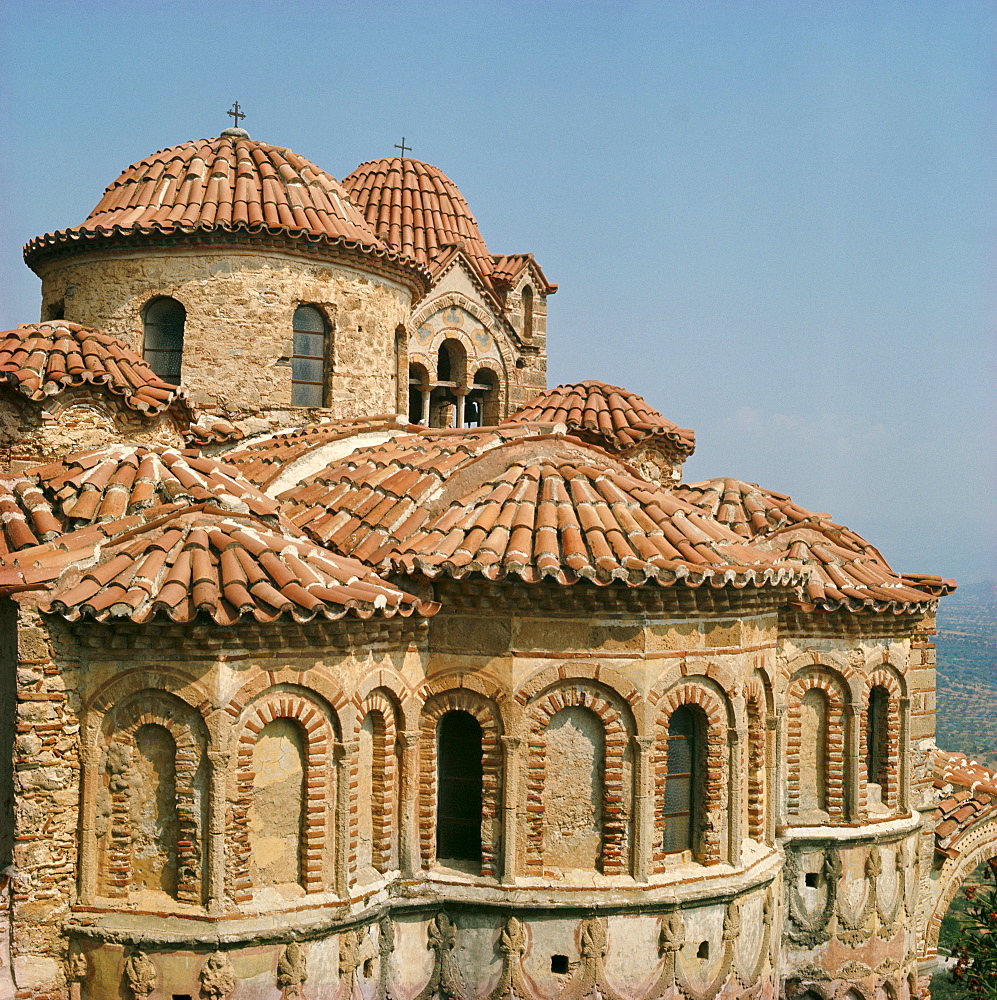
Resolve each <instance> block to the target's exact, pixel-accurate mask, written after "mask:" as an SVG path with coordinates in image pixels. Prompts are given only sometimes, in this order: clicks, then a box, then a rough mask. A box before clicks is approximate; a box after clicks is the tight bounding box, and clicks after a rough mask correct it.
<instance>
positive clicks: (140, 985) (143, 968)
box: [124, 951, 159, 1000]
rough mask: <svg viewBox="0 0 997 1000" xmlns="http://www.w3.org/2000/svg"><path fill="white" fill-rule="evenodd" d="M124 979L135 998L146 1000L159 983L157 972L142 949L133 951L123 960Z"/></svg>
mask: <svg viewBox="0 0 997 1000" xmlns="http://www.w3.org/2000/svg"><path fill="white" fill-rule="evenodd" d="M124 981H125V986H126V987H127V988H128V990H129V991H130V992H131V995H132V996H133V997H134V998H135V1000H146V998H147V997H148V996H149V994H150V993H152V991H153V990H155V988H156V986H157V985H158V984H159V972H158V971H157V969H156V965H155V963H154V962H153V961H152V959H151V958H149V956H148V955H147V954H146V953H145V952H144V951H135V952H133V953H132V955H131V957H130V958H129V959H128V960H127V961H126V962H125V969H124Z"/></svg>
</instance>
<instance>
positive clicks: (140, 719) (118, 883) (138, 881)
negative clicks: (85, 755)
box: [94, 691, 206, 904]
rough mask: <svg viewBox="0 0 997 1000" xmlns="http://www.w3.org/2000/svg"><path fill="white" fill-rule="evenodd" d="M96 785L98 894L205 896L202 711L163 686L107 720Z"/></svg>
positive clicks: (194, 898) (190, 899) (138, 697)
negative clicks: (146, 892) (203, 883)
mask: <svg viewBox="0 0 997 1000" xmlns="http://www.w3.org/2000/svg"><path fill="white" fill-rule="evenodd" d="M103 732H104V742H103V748H102V753H101V766H100V769H99V772H98V787H97V789H96V796H95V800H96V817H95V822H94V832H95V835H96V838H97V894H98V895H99V896H103V897H106V898H111V899H126V898H128V896H129V895H130V894H131V893H133V892H141V891H149V890H151V891H155V892H160V893H164V894H165V895H167V896H169V897H170V898H172V899H175V900H177V901H178V902H183V903H195V904H199V903H201V902H202V874H203V873H202V843H203V831H204V789H205V785H206V775H205V771H204V768H205V755H204V746H205V736H204V731H203V726H202V724H201V720H200V716H198V715H197V713H196V712H195V710H194V709H192V708H191V707H190V706H188V705H186V704H185V703H183V702H180V701H179V699H176V698H174V697H172V696H171V695H167V694H165V693H163V692H160V691H143V692H140V693H138V694H135V695H133V696H132V697H131V698H129V699H128V700H127V701H125V702H124V703H122V704H121V705H120V706H119V707H117V708H116V709H114V710H113V711H112V712H110V713H109V714H108V715H107V716H105V719H104V726H103Z"/></svg>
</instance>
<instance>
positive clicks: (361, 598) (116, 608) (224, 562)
mask: <svg viewBox="0 0 997 1000" xmlns="http://www.w3.org/2000/svg"><path fill="white" fill-rule="evenodd" d="M136 521H137V522H139V523H138V524H137V525H136V524H135V523H134V522H136ZM119 529H120V530H119ZM104 530H105V532H106V534H104V535H100V536H96V537H95V535H94V533H93V532H92V531H89V530H84V531H77V532H71V533H69V534H66V535H61V536H59V538H57V539H55V540H53V541H51V542H48V543H47V544H42V545H37V546H34V547H31V548H27V549H23V550H21V551H19V552H17V553H14V554H9V555H6V556H0V589H6V590H8V591H9V590H10V589H24V588H25V586H27V584H28V583H31V582H33V583H35V584H36V585H37V584H39V583H43V582H44V583H48V584H49V585H50V590H49V591H48V593H47V594H45V596H44V597H43V598H42V600H41V602H40V606H41V607H42V610H45V611H48V612H51V613H56V614H61V615H62V616H63V617H65V618H68V619H69V620H71V621H75V620H77V619H79V618H84V617H89V618H93V619H96V620H98V621H108V620H112V619H121V618H128V619H131V620H132V621H136V622H146V621H150V620H151V619H153V618H155V617H156V616H157V615H162V616H164V617H166V618H169V619H170V620H172V621H175V622H190V621H193V620H194V619H195V618H197V616H198V615H200V614H204V615H206V616H208V617H210V618H211V620H213V621H214V622H216V623H217V624H220V625H232V624H234V623H235V622H237V621H238V620H239V619H240V618H242V617H244V616H245V617H248V618H251V619H252V620H254V621H256V622H272V621H275V620H276V619H278V618H280V617H282V616H288V617H291V618H293V619H294V620H295V621H299V622H303V621H310V620H312V619H314V618H316V617H323V618H330V619H332V618H341V617H343V616H344V615H346V614H348V613H350V614H353V615H356V616H358V617H361V618H369V617H371V616H372V615H375V614H378V615H382V616H385V617H390V616H393V615H395V614H401V615H403V616H409V615H412V614H414V613H418V614H420V615H429V614H433V613H435V611H436V610H438V605H435V604H433V603H432V602H423V601H420V600H419V599H417V598H416V597H413V596H412V595H411V594H407V593H405V592H404V591H402V590H400V589H399V588H397V587H395V586H393V585H391V584H389V583H387V582H385V581H384V580H381V579H380V578H379V577H378V576H377V575H376V574H375V573H374V572H373V571H372V570H371V569H370V568H369V567H367V566H364V565H363V564H362V563H360V562H358V561H356V560H354V559H347V558H343V557H342V556H337V555H334V554H332V553H330V552H327V551H325V550H323V549H320V548H319V547H318V546H316V545H314V544H312V543H311V542H308V541H307V540H305V539H303V538H300V537H291V536H288V535H287V534H285V533H280V532H275V531H273V530H272V529H271V528H270V527H269V526H268V525H264V524H262V523H261V522H260V521H259V520H258V519H256V518H255V517H253V516H252V515H238V514H232V513H226V512H223V511H219V510H213V511H212V510H204V509H197V508H195V509H191V508H186V509H184V508H181V509H179V510H178V509H173V510H169V509H167V508H155V509H152V510H149V511H146V512H145V513H144V514H143V515H142V516H141V517H138V518H133V519H129V520H128V522H127V523H123V522H112V523H110V524H108V525H105V526H104Z"/></svg>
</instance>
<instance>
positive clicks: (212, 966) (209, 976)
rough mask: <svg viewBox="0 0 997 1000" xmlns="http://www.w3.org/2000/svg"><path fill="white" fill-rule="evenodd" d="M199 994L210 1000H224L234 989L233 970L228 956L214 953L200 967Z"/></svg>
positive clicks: (218, 952) (219, 952)
mask: <svg viewBox="0 0 997 1000" xmlns="http://www.w3.org/2000/svg"><path fill="white" fill-rule="evenodd" d="M200 979H201V994H202V996H205V997H208V998H210V1000H225V998H226V997H228V996H229V995H230V994H231V993H232V991H233V990H234V989H235V969H233V968H232V963H231V962H230V961H229V957H228V955H226V954H225V953H224V952H222V951H216V952H214V954H212V955H209V956H208V957H207V958H206V959H205V962H204V965H203V966H202V967H201V976H200Z"/></svg>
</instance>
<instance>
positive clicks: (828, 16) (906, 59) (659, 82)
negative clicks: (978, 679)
mask: <svg viewBox="0 0 997 1000" xmlns="http://www.w3.org/2000/svg"><path fill="white" fill-rule="evenodd" d="M995 57H997V5H995V4H994V3H992V2H958V0H933V2H929V3H925V2H918V0H904V2H902V3H893V2H889V0H867V2H862V3H847V2H833V0H826V2H807V0H800V2H796V0H781V2H760V0H758V2H756V0H737V2H735V0H724V2H711V0H698V2H680V0H665V2H659V3H628V2H622V3H596V2H577V3H566V2H565V3H561V2H542V3H541V2H525V0H519V2H511V0H493V2H490V3H481V2H477V0H470V2H463V3H441V2H433V0H427V2H418V3H416V2H411V3H395V2H390V0H385V2H379V3H373V2H363V0H356V2H352V3H318V2H299V3H294V2H281V3H260V2H253V0H241V2H238V3H235V2H230V0H215V2H211V3H207V2H189V0H188V2H184V0H179V2H161V0H144V2H141V3H139V2H134V0H132V2H128V3H113V2H100V0H88V3H86V4H80V3H78V2H74V3H68V2H67V3H62V2H59V3H51V2H47V3H46V2H36V3H33V4H14V3H13V2H10V0H8V2H7V3H6V4H3V5H0V102H2V103H0V128H2V131H3V135H4V136H5V141H4V143H3V149H2V151H0V170H2V179H3V196H2V197H3V200H2V203H0V232H2V234H3V240H2V241H0V283H2V284H0V287H2V289H3V291H2V293H0V328H3V329H7V328H9V327H11V326H13V325H15V324H16V323H18V322H28V321H33V320H37V318H38V305H39V294H38V281H37V279H36V278H35V277H34V276H33V275H32V274H31V273H30V272H29V271H28V270H27V269H26V268H25V267H24V265H23V263H22V261H21V256H20V247H21V245H22V244H23V243H24V242H26V241H27V240H28V239H30V238H31V237H33V236H36V235H39V234H41V233H43V232H46V231H49V230H52V229H57V228H63V227H65V226H67V225H73V224H76V223H78V222H80V221H82V219H83V218H84V217H85V216H86V215H87V213H88V212H89V211H90V209H91V208H92V207H93V206H94V204H96V202H97V200H98V199H99V197H100V194H101V192H102V190H103V188H104V187H105V186H106V185H107V184H109V183H110V182H111V181H112V180H113V179H114V178H115V177H116V176H117V174H118V173H119V172H120V171H121V170H122V169H124V167H126V166H127V165H128V164H129V163H131V162H133V161H134V160H136V159H139V158H141V157H142V156H144V155H146V154H148V153H150V152H151V151H153V150H155V149H160V148H163V147H165V146H170V145H173V144H175V143H178V142H183V141H185V140H187V139H192V138H199V137H203V136H210V135H217V134H218V132H219V131H220V130H221V129H222V128H224V127H226V125H228V124H230V120H229V119H228V118H227V117H226V116H225V111H226V110H227V109H228V108H229V107H230V106H231V104H232V101H234V100H238V101H239V102H240V103H241V104H242V105H243V107H244V109H245V110H246V112H247V115H248V117H247V118H246V120H245V122H244V126H245V127H246V128H247V129H248V130H249V131H250V133H251V134H252V135H253V137H254V138H260V139H265V140H267V141H269V142H273V143H276V144H279V145H284V146H289V147H291V148H292V149H295V150H296V151H298V152H299V153H301V154H302V155H304V156H306V157H308V158H309V159H311V160H313V161H315V162H316V163H318V164H319V165H320V166H322V167H324V168H325V169H326V170H328V171H329V172H330V173H332V174H333V175H334V176H337V177H342V176H344V175H345V174H347V173H349V172H350V170H352V169H353V167H354V166H356V165H357V164H358V163H360V162H361V161H363V160H367V159H371V158H374V157H378V156H383V155H388V154H391V153H393V152H394V150H393V148H392V147H393V144H394V143H396V142H400V140H401V137H402V136H403V135H404V136H405V137H406V139H407V140H408V143H409V145H411V146H412V147H413V150H414V152H413V154H412V155H414V156H416V157H419V158H420V159H424V160H428V161H429V162H431V163H435V164H436V165H437V166H439V167H441V168H442V169H443V170H444V171H445V172H446V173H447V174H449V175H450V176H451V177H452V178H453V179H454V180H455V181H456V182H457V184H458V185H459V186H460V188H461V190H462V191H463V192H464V194H465V196H466V197H467V199H468V201H469V202H470V204H471V208H472V210H473V211H474V213H475V215H476V217H477V219H478V222H479V224H480V227H481V230H482V232H483V234H484V237H485V240H486V241H487V243H488V245H489V247H490V249H492V250H493V251H495V252H512V251H532V252H534V253H535V254H536V256H537V258H538V259H539V261H540V262H541V264H542V265H543V267H544V268H545V270H546V272H547V274H548V277H550V279H551V280H553V281H555V282H557V283H558V284H559V285H560V290H559V291H558V293H557V295H556V296H555V297H554V298H553V299H552V300H551V302H550V318H549V324H548V330H549V352H550V366H549V372H550V381H551V384H555V383H556V382H560V381H571V380H577V379H582V378H600V379H603V380H604V381H607V382H612V383H615V384H619V385H624V386H627V387H628V388H631V389H634V390H636V391H638V392H640V393H642V394H644V395H645V396H646V397H647V399H648V400H649V401H650V402H651V403H653V404H654V405H655V406H657V407H658V408H659V409H660V410H661V411H662V412H663V413H664V414H665V415H666V416H668V417H669V418H671V419H673V420H675V421H676V422H677V423H679V424H682V425H683V426H688V427H693V428H695V430H696V432H697V440H698V447H697V451H696V454H695V455H694V456H693V458H692V459H691V460H690V461H689V463H688V464H687V466H686V471H687V479H689V480H693V479H701V478H706V477H710V476H715V475H728V476H736V477H739V478H743V479H748V480H751V481H755V482H759V483H761V484H762V485H763V486H766V487H769V488H771V489H775V490H779V491H781V492H784V493H790V494H792V496H793V497H794V498H795V499H796V500H797V501H798V502H800V503H801V504H803V505H804V506H807V507H810V508H811V509H814V510H819V511H829V512H831V513H832V514H833V515H834V517H835V518H836V519H837V520H838V521H840V522H843V523H845V524H848V525H849V526H850V527H852V528H854V529H855V530H857V531H859V532H860V533H862V534H863V535H865V536H866V537H867V538H869V539H870V540H871V541H872V542H873V543H874V544H876V545H877V546H878V547H879V548H880V549H881V550H882V551H883V553H884V555H886V557H887V558H888V559H889V560H890V562H891V563H892V564H893V565H894V566H895V567H897V568H899V569H902V570H911V571H923V572H935V573H941V574H944V575H956V576H958V577H959V578H960V579H961V580H962V581H963V582H965V583H973V582H976V581H979V580H982V579H985V578H994V577H997V566H995V550H997V529H995V523H997V517H995V513H997V511H995V502H994V497H995V495H997V477H995V471H994V470H995V461H994V459H995V455H997V413H995V393H994V390H993V386H994V384H995V375H997V357H995V349H994V344H995V337H994V317H995V315H997V309H995V306H997V302H995V299H997V294H995V290H997V286H995V268H994V251H995V246H997V184H995V180H994V176H995V175H994V169H993V164H994V162H995V156H994V154H995V129H994V125H995V121H994V107H995V102H994V98H995V96H997V95H995V89H997V87H995V81H997V76H995V65H997V58H995Z"/></svg>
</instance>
